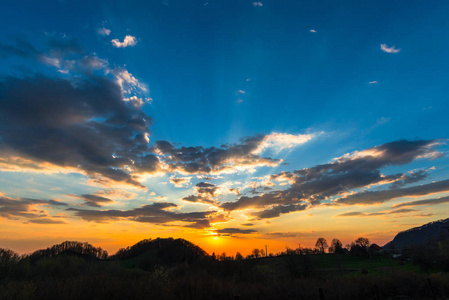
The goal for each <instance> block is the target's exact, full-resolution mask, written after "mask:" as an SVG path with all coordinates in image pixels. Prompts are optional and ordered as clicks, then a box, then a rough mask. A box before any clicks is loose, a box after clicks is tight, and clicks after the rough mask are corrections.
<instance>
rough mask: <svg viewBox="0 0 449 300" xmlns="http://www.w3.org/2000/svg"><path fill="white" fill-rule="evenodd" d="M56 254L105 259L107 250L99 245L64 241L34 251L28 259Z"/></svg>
mask: <svg viewBox="0 0 449 300" xmlns="http://www.w3.org/2000/svg"><path fill="white" fill-rule="evenodd" d="M58 255H73V256H79V257H83V258H86V259H106V258H107V257H108V252H107V251H106V250H103V249H101V248H100V247H94V246H92V245H91V244H89V243H81V242H74V241H65V242H63V243H61V244H57V245H53V246H51V247H49V248H47V249H41V250H37V251H34V252H33V253H32V254H31V255H30V259H31V261H36V260H39V259H41V258H51V257H55V256H58Z"/></svg>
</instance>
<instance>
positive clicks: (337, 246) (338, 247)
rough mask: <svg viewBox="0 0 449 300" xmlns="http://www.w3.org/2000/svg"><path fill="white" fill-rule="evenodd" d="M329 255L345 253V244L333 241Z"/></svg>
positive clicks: (336, 240) (337, 240)
mask: <svg viewBox="0 0 449 300" xmlns="http://www.w3.org/2000/svg"><path fill="white" fill-rule="evenodd" d="M329 253H337V254H339V253H343V244H342V243H341V241H340V240H339V239H333V240H332V242H331V245H330V247H329Z"/></svg>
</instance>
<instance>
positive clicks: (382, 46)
mask: <svg viewBox="0 0 449 300" xmlns="http://www.w3.org/2000/svg"><path fill="white" fill-rule="evenodd" d="M380 50H382V51H384V52H387V53H398V52H399V51H401V49H396V48H395V47H394V46H391V47H388V46H387V44H380Z"/></svg>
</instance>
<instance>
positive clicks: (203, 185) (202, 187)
mask: <svg viewBox="0 0 449 300" xmlns="http://www.w3.org/2000/svg"><path fill="white" fill-rule="evenodd" d="M195 188H196V191H197V192H198V194H200V195H206V196H209V197H215V196H216V192H217V190H218V187H217V186H216V185H215V184H213V183H209V182H199V183H197V184H196V185H195Z"/></svg>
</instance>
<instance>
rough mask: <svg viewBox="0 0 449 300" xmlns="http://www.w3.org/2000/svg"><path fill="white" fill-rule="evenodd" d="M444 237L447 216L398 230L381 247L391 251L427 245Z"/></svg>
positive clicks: (448, 223) (448, 225) (448, 222)
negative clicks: (390, 239)
mask: <svg viewBox="0 0 449 300" xmlns="http://www.w3.org/2000/svg"><path fill="white" fill-rule="evenodd" d="M444 237H445V238H447V237H449V218H448V219H444V220H439V221H434V222H430V223H427V224H424V225H422V226H419V227H414V228H411V229H408V230H405V231H402V232H399V233H398V234H397V235H396V236H395V237H394V239H393V240H392V241H390V242H388V243H387V244H385V246H384V247H383V249H384V250H386V251H392V250H396V249H397V250H400V249H403V248H413V247H417V246H423V245H429V244H432V243H436V242H438V240H440V239H442V238H444Z"/></svg>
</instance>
